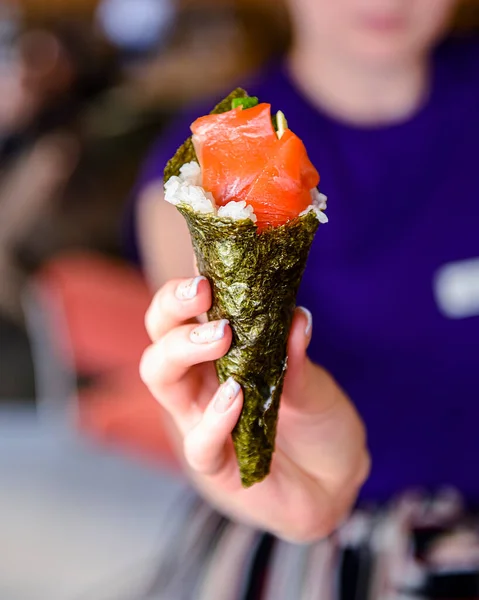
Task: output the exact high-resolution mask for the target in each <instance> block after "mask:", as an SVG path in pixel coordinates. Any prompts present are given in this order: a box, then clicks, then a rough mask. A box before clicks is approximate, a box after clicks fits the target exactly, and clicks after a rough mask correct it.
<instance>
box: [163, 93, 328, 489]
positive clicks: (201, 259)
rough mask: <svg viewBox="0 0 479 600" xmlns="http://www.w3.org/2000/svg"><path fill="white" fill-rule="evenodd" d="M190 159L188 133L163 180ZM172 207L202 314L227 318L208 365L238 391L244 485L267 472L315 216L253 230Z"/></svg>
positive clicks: (237, 434)
mask: <svg viewBox="0 0 479 600" xmlns="http://www.w3.org/2000/svg"><path fill="white" fill-rule="evenodd" d="M244 96H246V93H245V92H244V90H240V89H238V90H235V92H233V93H232V94H231V95H230V96H228V98H226V99H225V100H224V101H223V102H222V103H221V104H220V105H218V107H216V109H215V111H214V112H224V111H225V110H230V108H231V101H232V98H235V97H244ZM191 160H197V159H196V155H195V152H194V148H193V145H192V142H191V138H190V139H189V140H188V141H187V142H186V143H185V144H184V145H183V146H182V147H181V148H180V149H179V150H178V152H177V154H176V155H175V157H174V158H173V159H172V160H171V161H170V162H169V163H168V165H167V168H166V169H165V181H166V180H167V179H169V177H171V176H172V175H178V174H179V169H180V167H181V166H182V165H183V164H184V163H185V162H189V161H191ZM177 208H178V210H179V211H180V212H181V214H182V215H183V216H184V218H185V219H186V222H187V224H188V228H189V230H190V234H191V239H192V242H193V247H194V251H195V254H196V259H197V264H198V270H199V272H200V273H201V275H204V276H205V277H207V278H208V280H209V281H210V284H211V288H212V297H213V302H212V307H211V310H210V311H209V312H208V318H209V319H210V320H217V319H228V321H229V322H230V325H231V329H232V332H233V341H232V344H231V347H230V349H229V351H228V353H227V354H226V356H224V357H223V358H220V359H219V360H218V361H216V370H217V373H218V378H219V380H220V382H221V383H223V382H225V381H226V380H227V379H228V377H230V376H231V377H233V378H234V379H235V380H236V381H237V382H238V383H239V384H240V385H241V387H242V389H243V393H244V406H243V410H242V413H241V416H240V418H239V420H238V423H237V425H236V427H235V429H234V431H233V443H234V447H235V451H236V456H237V459H238V464H239V469H240V475H241V482H242V485H243V486H244V487H250V486H252V485H253V484H255V483H257V482H260V481H262V480H263V479H264V478H265V477H266V476H267V475H268V473H269V470H270V465H271V459H272V456H273V452H274V444H275V436H276V425H277V419H278V409H279V402H280V397H281V393H282V389H283V382H284V376H285V373H286V367H287V341H288V336H289V331H290V328H291V322H292V318H293V314H294V310H295V307H296V295H297V292H298V288H299V285H300V282H301V278H302V275H303V272H304V269H305V267H306V261H307V258H308V254H309V250H310V247H311V244H312V241H313V238H314V235H315V233H316V231H317V229H318V226H319V221H318V219H317V217H316V215H315V214H314V212H309V213H307V214H305V215H303V216H300V217H297V218H295V219H293V220H291V221H289V222H288V223H286V224H285V225H281V226H279V227H270V228H267V229H265V230H264V231H262V232H261V233H258V231H257V228H256V225H255V224H254V223H253V221H251V220H250V219H245V220H232V219H228V218H221V217H218V216H216V215H214V214H201V213H198V212H195V211H194V210H193V209H192V208H191V207H189V206H186V205H178V206H177Z"/></svg>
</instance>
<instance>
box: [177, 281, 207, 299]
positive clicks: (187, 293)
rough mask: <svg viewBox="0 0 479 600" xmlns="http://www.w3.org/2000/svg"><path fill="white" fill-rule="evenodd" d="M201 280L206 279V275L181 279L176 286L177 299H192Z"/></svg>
mask: <svg viewBox="0 0 479 600" xmlns="http://www.w3.org/2000/svg"><path fill="white" fill-rule="evenodd" d="M201 281H206V277H201V276H200V277H195V278H194V279H188V280H187V281H182V282H181V283H180V285H179V286H178V287H177V288H176V292H175V296H176V297H177V298H178V300H192V299H193V298H195V297H196V295H197V294H198V286H199V285H200V282H201Z"/></svg>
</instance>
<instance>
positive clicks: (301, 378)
mask: <svg viewBox="0 0 479 600" xmlns="http://www.w3.org/2000/svg"><path fill="white" fill-rule="evenodd" d="M312 334H313V317H312V315H311V312H310V311H309V310H308V309H307V308H304V307H298V308H297V309H296V310H295V313H294V317H293V323H292V326H291V332H290V335H289V340H288V371H287V373H286V377H285V380H284V388H283V398H282V400H281V402H282V405H284V406H285V407H289V408H291V409H293V410H295V411H300V412H301V413H309V414H318V413H323V412H324V411H325V410H327V409H328V408H329V407H330V406H331V404H332V403H333V399H335V398H336V397H337V393H336V387H337V386H336V385H335V383H334V380H333V379H332V377H331V376H330V375H329V374H328V373H327V372H326V371H325V370H324V369H322V368H321V367H319V366H318V365H315V364H313V363H312V362H311V361H310V359H309V358H308V355H307V350H308V346H309V344H310V342H311V337H312Z"/></svg>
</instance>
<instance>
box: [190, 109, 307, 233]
mask: <svg viewBox="0 0 479 600" xmlns="http://www.w3.org/2000/svg"><path fill="white" fill-rule="evenodd" d="M191 130H192V132H193V143H194V145H195V150H196V154H197V156H198V160H199V161H200V166H201V170H202V180H203V188H204V189H205V190H206V191H208V192H211V193H212V194H213V197H214V198H215V200H216V203H217V204H218V205H222V206H224V205H225V204H227V203H228V202H230V201H231V200H237V201H238V200H246V202H247V203H248V204H250V205H251V206H252V207H253V209H254V211H255V214H256V216H257V218H258V221H257V226H258V229H259V230H262V229H264V228H265V227H268V226H278V225H282V224H284V223H286V222H288V221H289V220H291V219H292V218H294V217H296V216H298V215H299V214H300V213H301V212H302V211H303V210H305V209H306V208H307V207H308V206H309V205H310V204H311V189H312V188H314V187H316V186H317V185H318V183H319V175H318V172H317V171H316V169H315V168H314V166H313V165H312V164H311V162H310V160H309V158H308V155H307V152H306V149H305V147H304V144H303V142H302V141H301V140H300V139H299V138H298V136H296V135H295V134H294V133H293V132H292V131H290V130H289V129H288V130H286V131H285V133H284V134H283V136H282V137H281V139H278V136H277V135H276V132H275V131H274V128H273V125H272V121H271V105H270V104H264V103H263V104H258V105H257V106H255V107H253V108H249V109H246V110H242V109H241V108H236V109H233V110H231V111H228V112H226V113H223V114H220V115H208V116H206V117H201V118H199V119H197V120H196V121H195V122H194V123H193V124H192V126H191Z"/></svg>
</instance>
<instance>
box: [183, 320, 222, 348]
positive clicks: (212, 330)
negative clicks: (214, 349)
mask: <svg viewBox="0 0 479 600" xmlns="http://www.w3.org/2000/svg"><path fill="white" fill-rule="evenodd" d="M228 323H229V321H227V320H226V319H222V320H221V321H212V322H211V323H205V324H204V325H200V326H199V327H196V328H195V329H193V331H192V332H191V333H190V340H191V341H192V342H193V343H194V344H209V343H210V342H217V341H218V340H221V339H222V338H224V336H225V327H226V325H228Z"/></svg>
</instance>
